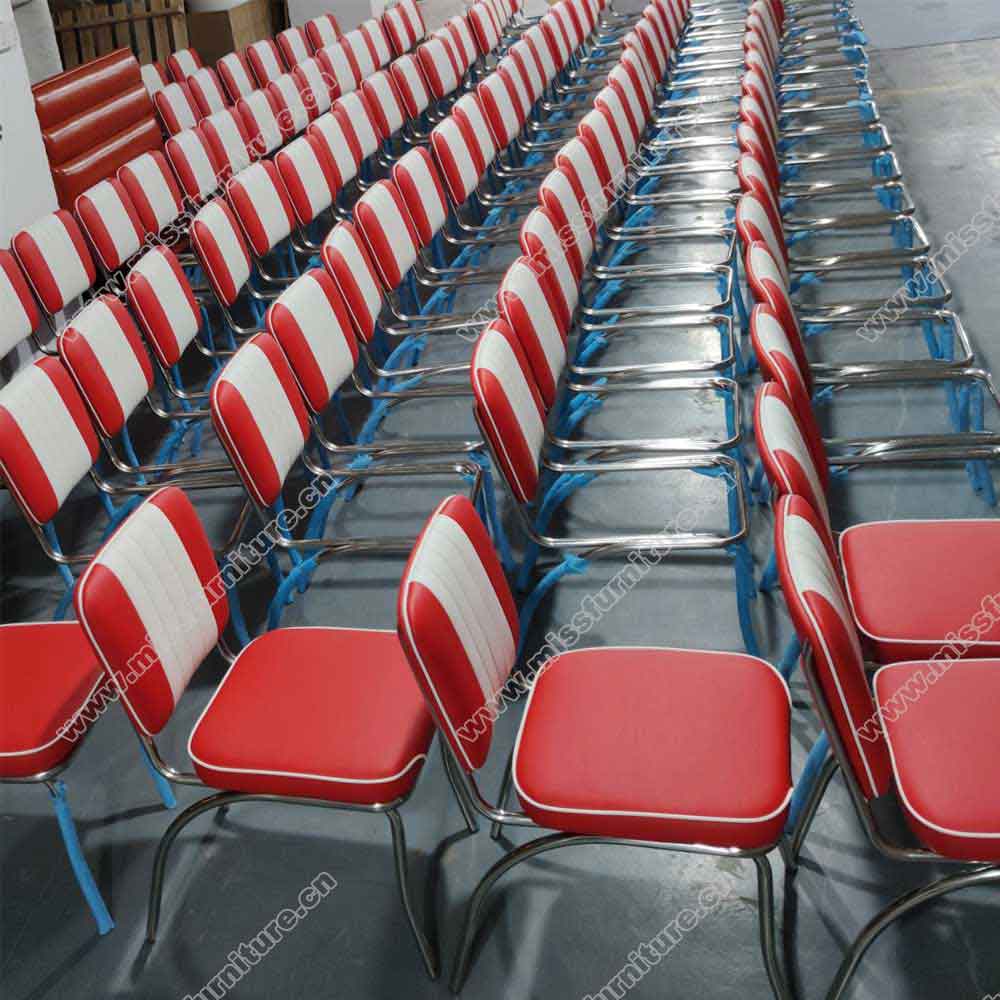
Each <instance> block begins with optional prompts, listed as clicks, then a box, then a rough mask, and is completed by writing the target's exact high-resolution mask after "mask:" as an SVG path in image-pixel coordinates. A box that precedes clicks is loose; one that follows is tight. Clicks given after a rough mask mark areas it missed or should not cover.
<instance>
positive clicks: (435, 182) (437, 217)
mask: <svg viewBox="0 0 1000 1000" xmlns="http://www.w3.org/2000/svg"><path fill="white" fill-rule="evenodd" d="M392 180H393V183H394V184H395V185H396V187H397V188H398V189H399V191H400V193H401V194H402V195H403V201H404V202H405V203H406V207H407V209H408V210H409V213H410V218H411V219H412V220H413V227H414V229H415V231H416V234H417V242H418V243H419V244H420V246H422V247H423V246H427V244H428V243H430V241H431V240H432V239H433V238H434V236H435V235H436V234H437V233H438V232H440V231H441V228H442V227H443V226H444V224H445V222H446V221H447V218H448V199H447V198H446V197H445V193H444V186H443V184H442V183H441V175H440V174H439V173H438V169H437V167H436V166H435V164H434V160H433V159H432V158H431V154H430V152H429V151H428V150H427V148H426V147H424V146H416V147H415V148H413V149H411V150H410V151H409V152H408V153H406V154H405V155H404V156H401V157H400V158H399V160H397V161H396V163H395V164H393V168H392Z"/></svg>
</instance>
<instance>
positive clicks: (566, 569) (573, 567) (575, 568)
mask: <svg viewBox="0 0 1000 1000" xmlns="http://www.w3.org/2000/svg"><path fill="white" fill-rule="evenodd" d="M589 566H590V563H588V562H587V560H586V559H583V558H581V557H580V556H575V555H573V554H572V553H570V554H567V555H564V556H563V560H562V562H561V563H559V565H558V566H554V567H553V568H552V569H550V570H549V571H548V573H546V574H545V576H543V577H542V578H541V580H539V581H538V583H537V584H535V586H534V587H533V588H532V591H531V593H530V594H528V596H527V597H526V598H525V600H524V603H523V604H522V605H521V613H520V615H519V626H520V635H519V638H518V642H517V659H518V660H519V659H520V658H521V653H522V652H523V651H524V643H525V641H526V640H527V638H528V631H529V630H530V628H531V622H532V620H533V619H534V617H535V614H536V612H537V611H538V606H539V604H541V602H542V599H543V598H544V597H545V595H546V594H547V593H548V592H549V591H550V590H551V589H552V588H553V587H554V586H555V585H556V584H557V583H558V582H559V581H560V580H561V579H562V578H563V577H564V576H569V575H571V574H572V575H579V574H581V573H586V572H587V569H588V568H589Z"/></svg>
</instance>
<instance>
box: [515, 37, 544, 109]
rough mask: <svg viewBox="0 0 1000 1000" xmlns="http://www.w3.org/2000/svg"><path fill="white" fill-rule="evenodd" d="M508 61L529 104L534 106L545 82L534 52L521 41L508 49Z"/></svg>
mask: <svg viewBox="0 0 1000 1000" xmlns="http://www.w3.org/2000/svg"><path fill="white" fill-rule="evenodd" d="M509 55H510V59H511V62H512V63H513V65H514V66H515V67H516V68H517V71H518V75H519V76H520V78H521V82H522V83H523V84H524V88H525V92H526V93H527V94H528V97H529V102H530V103H531V104H534V103H535V101H537V100H538V98H539V97H541V96H542V92H543V91H544V90H545V86H546V83H547V81H546V80H545V78H544V76H543V75H542V66H541V63H540V62H539V60H538V58H537V56H536V55H535V50H534V49H533V48H532V47H531V46H530V45H529V44H528V43H527V42H526V41H524V40H523V39H522V40H521V41H519V42H515V43H514V44H513V45H512V46H511V47H510V52H509Z"/></svg>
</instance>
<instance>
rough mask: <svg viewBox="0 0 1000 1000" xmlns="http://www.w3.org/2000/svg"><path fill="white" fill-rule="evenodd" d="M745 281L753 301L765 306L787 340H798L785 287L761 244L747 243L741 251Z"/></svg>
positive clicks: (796, 322)
mask: <svg viewBox="0 0 1000 1000" xmlns="http://www.w3.org/2000/svg"><path fill="white" fill-rule="evenodd" d="M744 260H745V263H746V273H747V282H748V283H749V285H750V288H751V290H752V291H753V296H754V299H755V300H756V301H757V302H763V303H766V304H767V305H769V306H770V307H771V308H772V309H773V310H774V314H775V315H776V316H777V317H778V320H779V321H780V323H781V325H782V326H783V327H784V328H785V329H786V330H787V331H788V337H789V339H791V340H794V339H795V338H796V337H798V338H800V339H801V336H802V334H801V331H800V330H799V322H798V320H797V319H796V317H795V309H794V307H793V306H792V300H791V296H790V295H789V293H788V284H787V282H786V281H785V276H784V274H783V273H782V271H781V267H780V266H779V264H778V262H777V260H775V258H774V255H773V254H772V253H771V251H770V250H769V249H768V247H767V244H766V243H763V242H755V243H751V244H750V245H749V246H748V247H747V248H746V251H745V254H744Z"/></svg>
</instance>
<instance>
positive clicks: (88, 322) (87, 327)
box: [70, 299, 149, 420]
mask: <svg viewBox="0 0 1000 1000" xmlns="http://www.w3.org/2000/svg"><path fill="white" fill-rule="evenodd" d="M70 326H71V327H72V328H73V329H74V330H76V331H77V332H79V333H80V334H82V336H83V338H84V339H85V340H86V342H87V344H88V345H89V346H90V349H91V350H92V351H93V352H94V356H95V357H96V358H97V364H98V366H99V367H100V369H101V371H103V372H104V374H105V376H106V377H107V379H108V381H109V382H110V383H111V390H112V392H114V394H115V398H116V399H117V400H118V405H119V406H120V407H121V410H122V414H123V416H124V418H125V419H126V420H128V418H129V416H130V414H131V413H132V411H133V410H135V408H136V407H137V406H138V405H139V403H140V402H141V401H142V399H143V397H144V396H145V395H146V393H147V392H148V391H149V385H148V384H147V382H146V376H145V374H144V372H143V370H142V367H141V365H140V364H139V359H138V358H136V356H135V351H133V350H132V346H131V344H130V343H129V342H128V340H127V339H126V337H125V333H124V331H123V330H122V328H121V326H120V325H119V323H118V320H117V319H116V318H115V315H114V313H113V312H112V311H111V310H110V309H109V308H108V307H107V305H106V304H105V303H104V302H102V301H101V300H100V299H95V300H94V301H93V302H91V303H90V304H89V305H88V306H87V307H86V308H85V309H82V310H81V311H80V312H78V313H77V314H76V315H75V316H74V317H73V321H72V323H71V324H70Z"/></svg>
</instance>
